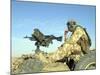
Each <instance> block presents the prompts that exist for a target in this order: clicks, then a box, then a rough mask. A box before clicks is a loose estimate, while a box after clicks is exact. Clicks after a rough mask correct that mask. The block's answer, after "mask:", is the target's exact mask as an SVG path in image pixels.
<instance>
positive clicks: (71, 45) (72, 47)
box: [52, 20, 91, 70]
mask: <svg viewBox="0 0 100 75" xmlns="http://www.w3.org/2000/svg"><path fill="white" fill-rule="evenodd" d="M67 27H68V31H65V33H64V37H65V36H66V33H67V32H72V34H71V36H70V38H69V39H66V38H64V40H65V42H64V44H62V45H61V47H59V48H58V50H57V51H56V52H55V53H54V54H53V55H52V60H57V61H59V60H61V59H63V58H66V57H68V58H69V59H70V60H69V61H70V63H72V64H73V65H72V64H70V63H67V65H68V66H69V65H70V66H69V68H70V69H71V70H73V69H74V67H75V64H74V63H75V62H77V61H78V60H79V58H80V55H81V54H82V53H83V54H86V53H88V51H89V48H90V46H91V39H90V37H89V35H88V33H87V32H86V30H85V28H83V27H81V26H80V25H77V23H76V22H75V21H73V20H71V21H68V22H67Z"/></svg>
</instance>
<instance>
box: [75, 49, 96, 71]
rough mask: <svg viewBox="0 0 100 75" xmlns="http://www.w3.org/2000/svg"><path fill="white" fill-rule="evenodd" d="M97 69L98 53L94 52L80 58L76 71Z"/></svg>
mask: <svg viewBox="0 0 100 75" xmlns="http://www.w3.org/2000/svg"><path fill="white" fill-rule="evenodd" d="M95 68H96V52H95V50H93V51H90V52H89V53H88V54H86V55H84V56H82V57H81V58H80V60H79V62H78V63H77V64H76V66H75V69H74V70H92V69H95Z"/></svg>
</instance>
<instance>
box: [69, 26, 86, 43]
mask: <svg viewBox="0 0 100 75" xmlns="http://www.w3.org/2000/svg"><path fill="white" fill-rule="evenodd" d="M83 34H84V30H83V29H82V28H80V27H77V28H76V30H75V31H74V33H73V34H72V36H71V37H70V38H69V40H68V42H67V43H69V44H74V43H76V42H77V41H78V40H79V39H80V37H81V36H82V35H83Z"/></svg>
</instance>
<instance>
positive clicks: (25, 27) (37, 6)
mask: <svg viewBox="0 0 100 75" xmlns="http://www.w3.org/2000/svg"><path fill="white" fill-rule="evenodd" d="M95 10H96V9H95V6H89V5H85V6H84V5H72V4H50V3H38V2H37V3H36V2H19V1H17V2H16V1H13V2H12V55H13V56H16V55H20V54H24V53H26V54H27V53H32V52H34V50H35V46H34V42H31V41H30V40H28V39H24V38H23V37H24V36H25V35H28V36H31V34H32V31H33V29H34V28H38V29H40V31H41V32H43V33H44V34H53V35H55V36H63V32H64V29H65V28H66V22H67V21H68V20H70V19H74V20H76V21H77V22H78V24H79V25H81V26H83V27H85V28H87V31H88V33H89V35H90V37H91V39H92V46H91V48H95V26H96V25H95V14H96V13H95ZM61 44H62V42H57V41H54V43H53V44H52V45H50V46H49V47H48V48H44V47H41V50H44V51H47V52H53V51H55V50H57V47H58V46H60V45H61ZM33 49H34V50H33ZM32 50H33V51H32Z"/></svg>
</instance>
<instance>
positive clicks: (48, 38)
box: [24, 28, 62, 52]
mask: <svg viewBox="0 0 100 75" xmlns="http://www.w3.org/2000/svg"><path fill="white" fill-rule="evenodd" d="M24 38H29V40H31V41H35V46H36V47H37V49H36V50H35V51H36V52H38V51H40V46H43V47H48V46H49V44H50V43H51V44H52V43H53V40H57V41H62V36H60V37H56V36H54V35H44V34H43V33H42V32H41V31H40V30H39V29H37V28H35V29H34V32H33V34H32V36H31V37H28V36H27V35H26V36H25V37H24Z"/></svg>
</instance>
